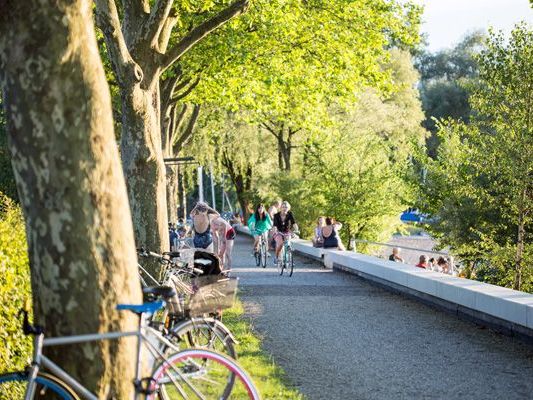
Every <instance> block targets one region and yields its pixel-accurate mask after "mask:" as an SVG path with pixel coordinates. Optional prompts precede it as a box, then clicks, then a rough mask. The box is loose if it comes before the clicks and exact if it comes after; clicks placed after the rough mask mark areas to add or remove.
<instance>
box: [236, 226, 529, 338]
mask: <svg viewBox="0 0 533 400" xmlns="http://www.w3.org/2000/svg"><path fill="white" fill-rule="evenodd" d="M237 230H238V231H240V232H242V233H246V234H248V235H249V234H250V233H249V230H248V228H246V227H238V229H237ZM293 248H294V250H295V251H296V252H298V253H300V254H302V255H304V256H307V257H311V258H314V259H318V260H320V259H322V260H323V262H324V266H325V267H326V268H333V267H335V268H336V269H340V270H343V271H346V272H349V273H353V274H356V275H360V276H363V277H365V278H368V279H371V280H375V281H377V282H379V283H380V284H384V285H390V286H391V287H393V288H394V289H396V290H400V291H405V292H407V293H409V294H411V295H414V296H415V297H420V298H423V299H424V300H426V301H429V302H432V299H435V300H441V301H443V302H445V303H448V304H449V305H456V306H457V312H458V313H459V312H460V313H462V314H466V315H468V316H470V317H473V318H475V319H479V320H483V321H485V322H488V323H490V324H492V325H497V326H501V327H503V328H505V329H506V330H511V331H514V332H517V333H519V334H523V335H526V336H528V337H530V338H533V295H531V294H528V293H524V292H519V291H516V290H512V289H507V288H503V287H500V286H495V285H490V284H487V283H482V282H477V281H473V280H469V279H464V278H457V277H453V276H450V275H445V274H441V273H438V272H433V271H427V270H424V269H421V268H417V267H415V266H411V265H407V264H400V263H395V262H392V261H388V260H383V259H380V258H377V257H372V256H367V255H364V254H358V253H354V252H350V251H337V250H325V249H320V248H315V247H313V246H312V243H311V242H310V241H307V240H302V239H295V240H294V241H293ZM402 289H406V290H402ZM418 294H421V295H423V296H419V295H418ZM434 302H435V301H434ZM436 303H439V302H436ZM446 308H448V309H449V308H450V307H449V306H447V307H446ZM487 316H491V317H494V319H491V318H487ZM505 322H507V323H505Z"/></svg>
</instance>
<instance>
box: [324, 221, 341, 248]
mask: <svg viewBox="0 0 533 400" xmlns="http://www.w3.org/2000/svg"><path fill="white" fill-rule="evenodd" d="M341 228H342V224H341V223H340V222H336V221H335V220H334V219H333V218H330V217H327V218H326V226H324V227H322V243H323V247H324V248H325V249H334V248H336V249H337V250H345V247H344V245H343V244H342V241H341V238H340V236H339V230H340V229H341Z"/></svg>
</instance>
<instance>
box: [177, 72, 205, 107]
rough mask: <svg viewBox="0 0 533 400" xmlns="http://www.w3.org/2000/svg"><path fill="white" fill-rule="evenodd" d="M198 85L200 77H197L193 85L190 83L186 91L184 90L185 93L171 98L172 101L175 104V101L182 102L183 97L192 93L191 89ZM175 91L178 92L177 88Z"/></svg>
mask: <svg viewBox="0 0 533 400" xmlns="http://www.w3.org/2000/svg"><path fill="white" fill-rule="evenodd" d="M189 82H190V79H189ZM199 83H200V77H197V78H196V80H195V81H194V82H193V83H191V84H190V85H189V87H188V88H187V89H185V91H184V92H183V93H180V94H177V95H176V96H174V97H172V101H173V102H176V101H180V100H183V99H184V98H185V97H187V96H188V95H189V94H190V93H191V92H192V91H193V89H194V88H195V87H196V86H198V84H199ZM178 86H179V85H178ZM177 90H178V88H176V91H177Z"/></svg>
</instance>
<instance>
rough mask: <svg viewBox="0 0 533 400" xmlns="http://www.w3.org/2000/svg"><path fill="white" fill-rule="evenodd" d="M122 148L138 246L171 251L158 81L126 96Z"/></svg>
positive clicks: (123, 112)
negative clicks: (149, 86)
mask: <svg viewBox="0 0 533 400" xmlns="http://www.w3.org/2000/svg"><path fill="white" fill-rule="evenodd" d="M120 148H121V155H122V167H123V170H124V174H125V176H126V182H127V188H128V195H129V200H130V206H131V213H132V218H133V226H134V231H135V239H136V243H137V246H143V247H145V248H147V249H150V250H152V251H156V252H161V251H168V249H169V246H170V244H169V237H168V228H167V224H168V215H167V205H166V176H165V175H166V170H165V164H164V161H163V152H162V146H161V126H160V116H159V82H158V81H155V82H154V85H153V87H152V88H148V89H143V88H142V87H141V86H140V85H133V87H131V88H130V90H128V91H127V93H126V94H125V95H123V99H122V136H121V143H120Z"/></svg>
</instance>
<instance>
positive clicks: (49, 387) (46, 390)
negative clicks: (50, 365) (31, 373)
mask: <svg viewBox="0 0 533 400" xmlns="http://www.w3.org/2000/svg"><path fill="white" fill-rule="evenodd" d="M35 381H36V385H37V386H36V389H35V396H34V397H33V398H34V399H51V400H79V397H78V396H77V395H76V393H75V392H74V391H73V390H72V389H71V388H70V387H69V386H67V384H66V383H64V382H63V381H61V380H60V379H59V378H56V377H55V376H54V375H50V374H47V373H45V372H39V374H38V375H37V378H36V379H35ZM27 385H28V372H26V371H19V372H10V373H6V374H2V375H0V399H10V400H22V399H24V394H25V392H26V386H27Z"/></svg>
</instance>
